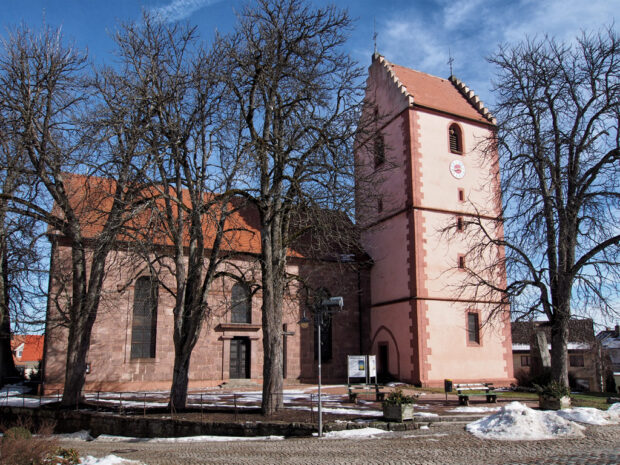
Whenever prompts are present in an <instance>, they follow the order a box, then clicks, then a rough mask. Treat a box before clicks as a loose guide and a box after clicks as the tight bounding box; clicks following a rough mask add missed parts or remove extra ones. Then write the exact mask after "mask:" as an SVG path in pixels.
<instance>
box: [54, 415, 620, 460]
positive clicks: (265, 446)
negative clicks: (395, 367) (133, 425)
mask: <svg viewBox="0 0 620 465" xmlns="http://www.w3.org/2000/svg"><path fill="white" fill-rule="evenodd" d="M61 442H62V445H63V446H65V447H75V448H76V449H78V450H79V451H80V455H82V456H85V455H93V456H96V457H103V456H106V455H108V454H114V455H117V456H120V457H124V458H127V459H133V460H139V461H141V462H143V463H145V464H147V465H191V464H252V465H260V464H326V463H329V464H468V465H475V464H481V465H482V464H484V465H494V464H497V465H499V464H506V465H508V464H511V465H512V464H527V465H530V464H592V465H596V464H619V463H620V426H619V425H615V426H589V427H588V428H587V431H586V435H585V437H583V438H577V439H556V440H549V441H494V440H481V439H477V438H475V437H473V436H472V435H470V434H469V433H467V432H465V431H464V429H463V425H451V424H442V425H439V426H435V427H432V428H430V429H427V430H418V431H411V432H403V433H390V434H389V435H386V436H384V437H381V438H375V439H360V438H357V439H317V438H307V439H287V440H282V441H249V442H242V441H232V442H201V443H173V444H158V443H145V442H131V443H103V442H97V441H95V442H78V441H66V440H65V441H61Z"/></svg>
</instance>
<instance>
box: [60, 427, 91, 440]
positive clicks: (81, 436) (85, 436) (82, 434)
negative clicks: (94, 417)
mask: <svg viewBox="0 0 620 465" xmlns="http://www.w3.org/2000/svg"><path fill="white" fill-rule="evenodd" d="M53 437H54V439H69V440H73V441H92V440H93V437H92V436H91V435H90V432H89V431H86V430H81V431H77V432H75V433H66V434H54V436H53Z"/></svg>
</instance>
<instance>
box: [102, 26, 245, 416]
mask: <svg viewBox="0 0 620 465" xmlns="http://www.w3.org/2000/svg"><path fill="white" fill-rule="evenodd" d="M116 41H117V45H118V50H119V55H120V57H121V58H122V62H123V67H122V69H121V70H119V71H113V70H111V69H110V70H107V71H106V73H105V82H106V83H108V84H109V88H108V87H106V88H108V90H107V91H106V94H107V95H108V96H109V97H108V98H107V100H113V99H115V98H117V97H116V96H124V95H126V94H130V93H133V94H136V95H141V96H143V98H144V100H145V103H146V105H147V106H148V108H149V111H150V113H149V115H148V118H147V119H145V121H144V122H143V125H144V134H143V136H144V144H145V146H146V147H148V150H149V151H150V152H151V154H152V157H153V170H152V172H151V173H150V176H149V177H148V178H145V180H144V182H143V185H144V186H145V187H146V186H148V190H145V194H146V197H145V200H150V201H151V203H152V211H151V221H150V223H149V224H148V225H142V224H141V225H139V226H140V227H139V228H137V230H136V231H134V235H133V239H134V243H133V247H134V249H135V250H136V251H137V252H139V253H140V255H142V256H143V257H145V258H146V260H147V261H148V263H149V266H150V268H151V272H152V274H153V275H154V276H155V277H157V276H158V275H159V277H160V279H159V280H158V284H159V285H160V286H162V287H163V288H164V289H165V291H167V292H169V293H170V294H171V295H172V296H173V297H174V301H175V305H174V309H173V316H174V333H173V341H174V350H175V357H174V367H173V374H172V387H171V392H170V403H171V406H173V407H175V408H184V407H185V405H186V400H187V388H188V376H189V367H190V359H191V355H192V351H193V349H194V347H195V345H196V342H197V341H198V337H199V335H200V332H201V329H202V327H203V325H204V322H205V321H206V320H208V318H209V317H210V313H211V309H210V307H209V303H208V297H209V291H210V289H211V286H212V284H213V282H214V280H215V279H216V278H218V277H219V276H221V275H222V274H223V273H225V272H224V271H223V270H222V269H220V267H219V265H220V264H221V263H222V261H224V260H226V258H227V257H229V255H230V254H231V253H232V252H233V251H232V250H231V248H230V247H229V245H230V244H229V243H228V241H229V240H230V239H231V237H230V234H231V232H232V229H234V225H231V222H230V215H231V213H233V212H235V211H236V210H237V208H238V207H239V202H233V201H232V196H233V192H232V181H233V179H234V176H235V174H236V172H237V168H238V163H239V159H238V156H236V154H237V153H238V150H236V148H237V147H238V144H236V143H235V142H236V141H237V139H238V136H237V135H236V132H238V131H235V130H234V129H232V130H231V128H230V127H228V120H227V117H226V112H225V109H224V108H223V107H222V105H220V97H221V94H222V92H223V82H222V79H221V78H220V72H221V68H220V66H219V65H218V59H219V58H220V55H219V53H218V51H217V50H212V51H210V52H207V51H206V50H205V49H204V48H203V47H202V46H200V45H199V44H198V41H197V35H196V32H195V28H190V27H186V26H181V25H168V24H164V23H162V22H160V21H158V20H157V19H156V18H151V17H149V16H148V15H145V16H144V17H143V22H142V24H140V25H126V26H124V28H123V29H122V30H121V32H120V33H119V34H117V36H116ZM121 87H122V88H123V90H122V91H120V92H119V89H120V88H121ZM115 106H118V108H120V109H123V108H124V106H125V104H124V102H123V101H122V98H121V99H119V100H118V102H117V103H116V104H115ZM144 226H148V227H144ZM231 228H232V229H231ZM164 275H166V276H169V275H171V276H172V277H173V283H174V286H169V285H167V284H166V282H167V280H166V279H164V278H165V276H164Z"/></svg>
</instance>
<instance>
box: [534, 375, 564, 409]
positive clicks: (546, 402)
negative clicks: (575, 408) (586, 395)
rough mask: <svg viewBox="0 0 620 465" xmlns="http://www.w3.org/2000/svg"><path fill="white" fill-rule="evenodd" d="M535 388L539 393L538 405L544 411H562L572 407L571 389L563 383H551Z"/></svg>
mask: <svg viewBox="0 0 620 465" xmlns="http://www.w3.org/2000/svg"><path fill="white" fill-rule="evenodd" d="M534 387H535V388H536V391H537V392H538V404H539V407H540V408H541V409H542V410H560V409H563V408H569V407H570V389H569V388H568V386H566V385H565V384H563V383H559V382H557V381H551V382H550V383H548V384H545V385H543V386H539V385H538V384H535V385H534Z"/></svg>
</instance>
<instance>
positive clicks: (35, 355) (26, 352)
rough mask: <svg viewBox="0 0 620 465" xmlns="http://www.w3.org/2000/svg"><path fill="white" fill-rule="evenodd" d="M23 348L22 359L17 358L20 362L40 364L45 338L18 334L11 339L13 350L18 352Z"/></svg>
mask: <svg viewBox="0 0 620 465" xmlns="http://www.w3.org/2000/svg"><path fill="white" fill-rule="evenodd" d="M20 347H21V348H22V353H21V357H17V356H16V355H14V356H15V360H16V361H18V362H38V361H40V360H41V359H42V358H43V336H41V335H37V334H16V335H14V336H12V337H11V350H12V351H13V352H14V354H15V352H17V350H18V349H19V348H20Z"/></svg>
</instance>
